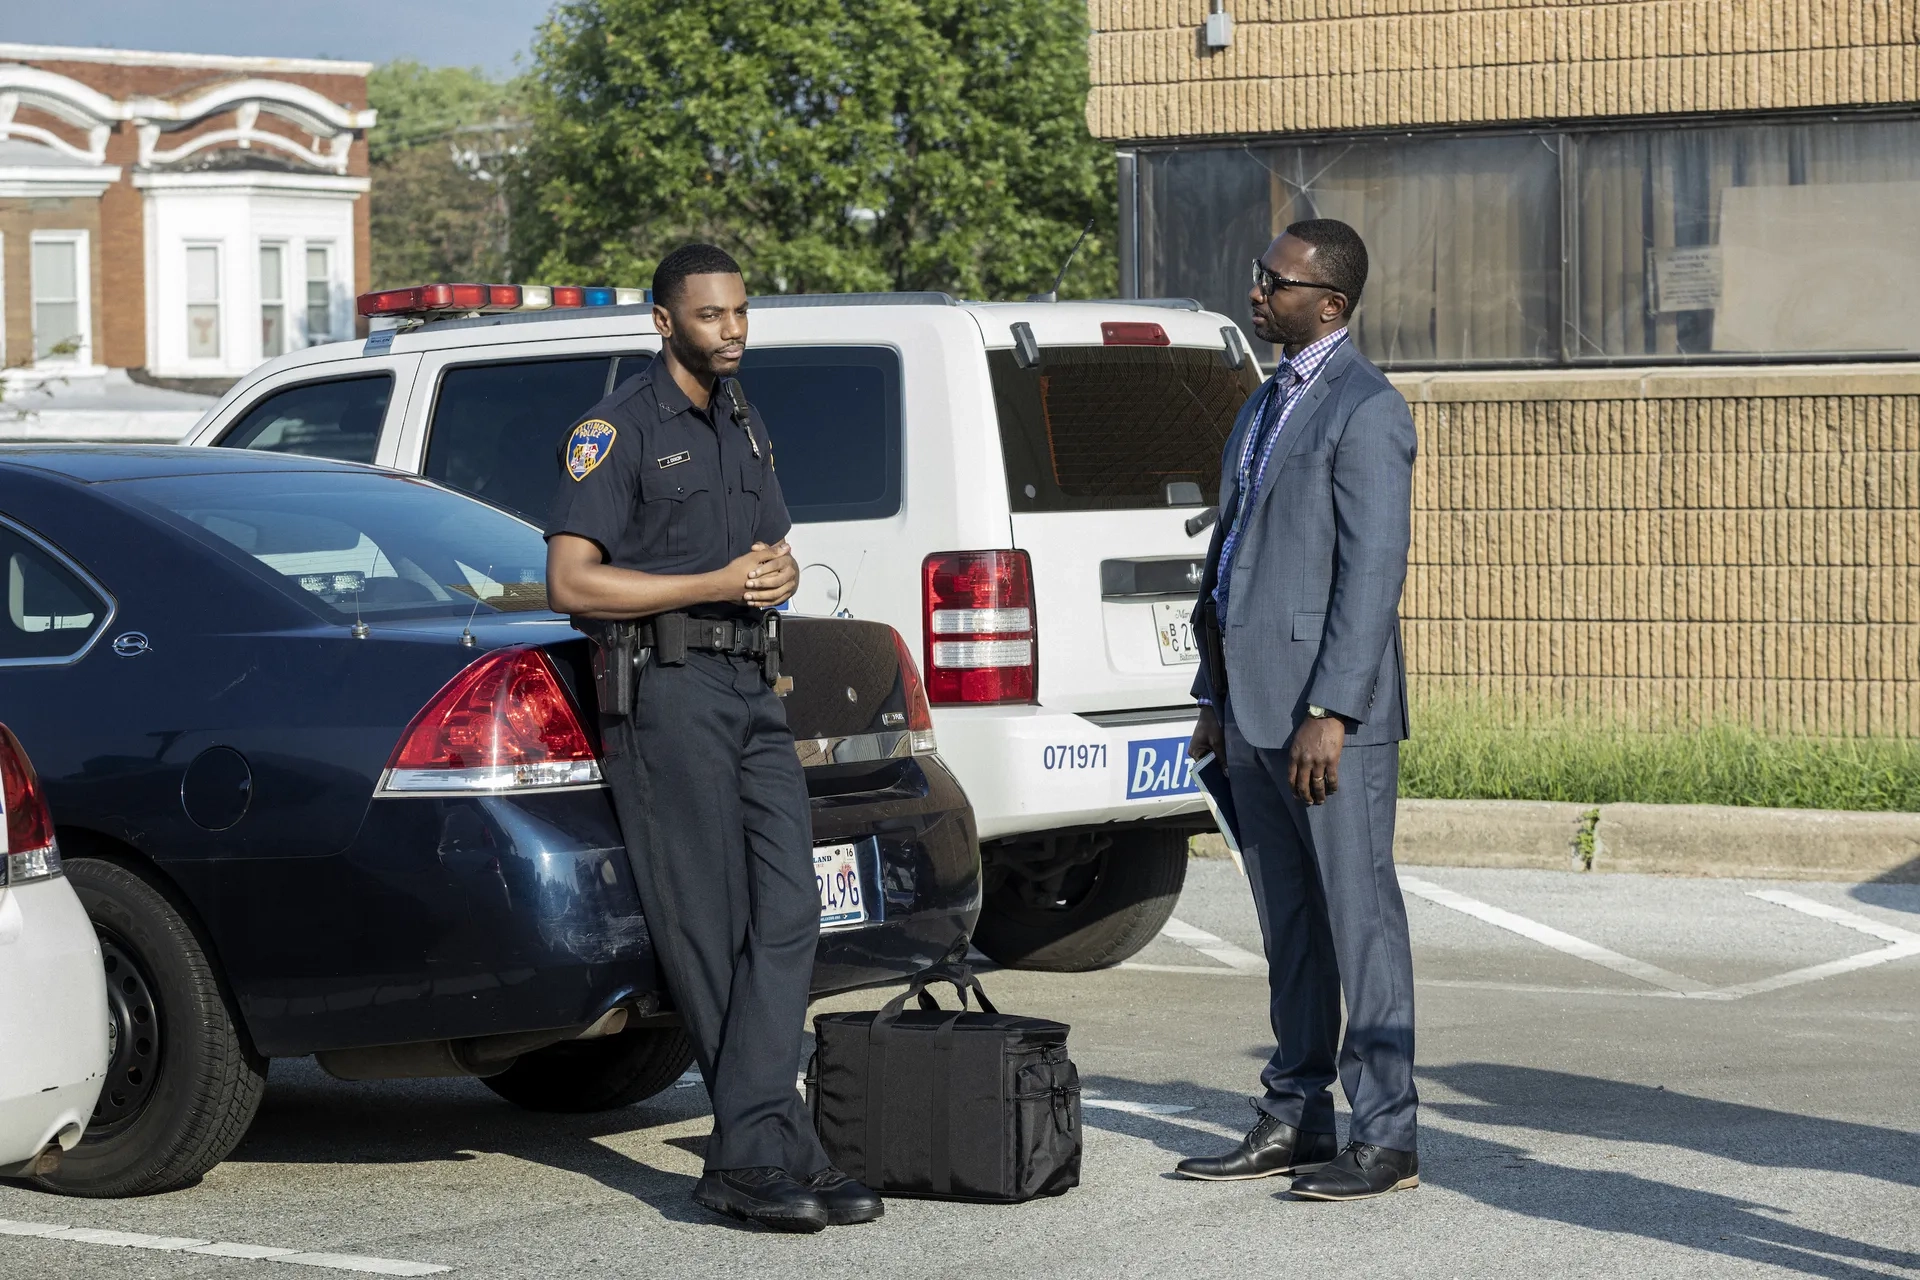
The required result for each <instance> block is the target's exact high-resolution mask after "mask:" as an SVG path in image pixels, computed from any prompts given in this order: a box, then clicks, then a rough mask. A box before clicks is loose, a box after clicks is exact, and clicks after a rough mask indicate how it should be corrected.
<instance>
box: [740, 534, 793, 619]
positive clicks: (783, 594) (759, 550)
mask: <svg viewBox="0 0 1920 1280" xmlns="http://www.w3.org/2000/svg"><path fill="white" fill-rule="evenodd" d="M725 572H726V575H727V585H728V587H729V589H730V590H729V598H730V599H733V600H737V601H739V602H740V603H741V604H744V605H750V606H752V607H753V608H755V609H771V608H773V607H774V606H775V605H778V604H780V603H781V602H783V601H785V600H788V599H791V598H792V596H793V593H794V591H795V590H796V589H798V587H799V586H800V567H799V566H798V565H796V564H795V563H794V562H793V551H792V549H791V548H790V547H788V546H787V544H786V542H785V541H784V540H783V541H780V542H776V543H775V544H774V545H772V546H768V545H767V544H766V543H764V542H756V543H754V544H753V550H751V551H749V552H747V553H746V554H745V555H743V556H737V557H735V559H734V560H733V562H732V563H731V564H729V565H728V566H727V567H726V570H725Z"/></svg>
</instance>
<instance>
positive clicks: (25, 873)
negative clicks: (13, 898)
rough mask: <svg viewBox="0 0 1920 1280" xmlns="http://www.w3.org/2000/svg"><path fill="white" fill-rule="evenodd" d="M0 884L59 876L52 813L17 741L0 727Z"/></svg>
mask: <svg viewBox="0 0 1920 1280" xmlns="http://www.w3.org/2000/svg"><path fill="white" fill-rule="evenodd" d="M0 855H4V856H0V885H7V884H23V883H25V882H27V881H29V880H45V879H47V878H48V877H50V876H57V875H59V874H60V846H59V844H58V843H57V842H56V841H55V840H54V838H53V814H52V812H51V811H49V810H48V808H47V797H46V795H45V793H44V792H42V791H41V789H40V775H39V774H37V773H35V772H34V771H33V761H31V760H29V759H27V753H26V751H25V750H24V749H23V748H22V747H21V746H20V739H18V738H16V737H14V736H13V731H12V730H11V729H9V728H7V726H5V725H3V724H0Z"/></svg>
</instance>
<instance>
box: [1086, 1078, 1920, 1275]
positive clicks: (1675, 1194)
mask: <svg viewBox="0 0 1920 1280" xmlns="http://www.w3.org/2000/svg"><path fill="white" fill-rule="evenodd" d="M1419 1076H1420V1079H1421V1080H1422V1082H1423V1083H1437V1084H1440V1085H1443V1086H1445V1087H1446V1088H1447V1089H1449V1090H1452V1091H1453V1092H1454V1093H1456V1094H1459V1095H1462V1096H1464V1097H1467V1098H1470V1099H1474V1101H1471V1102H1440V1103H1431V1102H1430V1103H1426V1104H1424V1106H1423V1109H1424V1110H1425V1112H1426V1113H1427V1115H1428V1116H1429V1117H1433V1118H1437V1117H1445V1118H1447V1119H1450V1120H1458V1121H1461V1122H1464V1123H1467V1124H1472V1125H1475V1126H1508V1127H1512V1128H1514V1129H1517V1130H1536V1131H1542V1130H1543V1131H1545V1132H1549V1133H1559V1134H1569V1135H1575V1136H1580V1137H1591V1138H1596V1139H1609V1138H1611V1139H1615V1140H1618V1141H1621V1142H1623V1143H1625V1142H1631V1143H1646V1144H1650V1146H1652V1147H1657V1146H1667V1147H1672V1148H1677V1149H1680V1150H1682V1151H1692V1152H1699V1153H1703V1154H1706V1155H1710V1156H1715V1157H1718V1158H1721V1159H1724V1160H1729V1161H1733V1162H1736V1163H1740V1164H1747V1165H1753V1166H1758V1167H1761V1168H1780V1169H1804V1170H1806V1171H1808V1172H1809V1173H1814V1174H1817V1173H1822V1172H1834V1173H1846V1174H1854V1175H1857V1176H1860V1177H1864V1178H1880V1179H1883V1180H1888V1181H1892V1182H1896V1183H1898V1184H1900V1185H1903V1186H1917V1185H1920V1138H1916V1137H1915V1136H1914V1135H1913V1134H1910V1133H1904V1132H1901V1131H1898V1130H1892V1129H1881V1128H1876V1127H1874V1126H1871V1125H1859V1124H1850V1123H1846V1122H1843V1121H1833V1120H1825V1119H1821V1118H1819V1117H1814V1116H1802V1115H1794V1114H1791V1113H1789V1112H1784V1111H1769V1110H1766V1109H1764V1108H1761V1107H1748V1106H1741V1105H1739V1104H1735V1103H1725V1102H1719V1101H1715V1100H1713V1099H1711V1098H1700V1097H1694V1096H1692V1095H1689V1094H1684V1093H1677V1092H1674V1091H1671V1090H1664V1089H1653V1088H1647V1087H1643V1086H1640V1085H1631V1084H1622V1083H1619V1082H1617V1081H1610V1080H1601V1079H1596V1078H1594V1077H1591V1076H1579V1075H1572V1074H1568V1073H1565V1072H1558V1071H1544V1070H1537V1069H1533V1068H1526V1067H1512V1066H1501V1065H1497V1064H1489V1063H1463V1064H1459V1065H1455V1066H1448V1067H1441V1068H1430V1069H1427V1070H1423V1071H1421V1072H1420V1073H1419ZM1085 1084H1086V1087H1087V1089H1088V1091H1089V1092H1098V1093H1101V1094H1103V1095H1106V1096H1109V1097H1116V1098H1126V1097H1139V1096H1140V1095H1141V1094H1142V1093H1143V1092H1144V1091H1145V1090H1144V1088H1143V1085H1142V1084H1141V1082H1140V1081H1137V1080H1122V1079H1119V1078H1115V1077H1099V1076H1089V1077H1087V1078H1086V1081H1085ZM1152 1094H1153V1096H1154V1097H1155V1098H1157V1099H1166V1098H1169V1097H1177V1098H1179V1099H1180V1100H1181V1101H1182V1102H1185V1103H1189V1104H1193V1105H1195V1106H1196V1111H1195V1112H1194V1113H1189V1115H1194V1116H1200V1117H1204V1118H1206V1119H1208V1120H1210V1121H1212V1122H1214V1123H1218V1124H1224V1125H1226V1126H1228V1127H1230V1128H1238V1127H1241V1126H1243V1125H1251V1124H1252V1122H1253V1113H1252V1111H1251V1110H1250V1109H1248V1105H1247V1102H1246V1099H1245V1096H1244V1095H1241V1094H1235V1093H1229V1092H1226V1091H1224V1090H1220V1089H1213V1088H1208V1087H1206V1086H1204V1085H1197V1084H1192V1083H1188V1082H1168V1083H1165V1084H1160V1085H1155V1086H1153V1087H1152ZM1085 1114H1086V1123H1087V1124H1089V1125H1091V1126H1093V1127H1096V1128H1101V1129H1108V1130H1112V1131H1114V1132H1118V1133H1125V1134H1128V1135H1131V1136H1133V1137H1137V1138H1145V1139H1148V1140H1150V1141H1152V1142H1154V1143H1155V1144H1156V1145H1157V1146H1159V1147H1160V1148H1162V1149H1163V1150H1165V1151H1166V1152H1168V1161H1167V1167H1168V1168H1169V1169H1171V1168H1172V1166H1173V1164H1174V1162H1175V1161H1176V1160H1178V1159H1180V1158H1182V1157H1185V1156H1190V1155H1211V1154H1217V1153H1219V1152H1222V1151H1225V1150H1226V1149H1228V1148H1229V1147H1230V1146H1231V1145H1232V1140H1231V1139H1228V1138H1222V1137H1217V1136H1214V1135H1212V1134H1209V1133H1205V1132H1200V1131H1197V1130H1195V1129H1193V1128H1190V1127H1187V1126H1186V1125H1184V1124H1182V1123H1181V1121H1183V1120H1185V1119H1187V1117H1186V1116H1167V1117H1161V1116H1152V1115H1137V1114H1132V1113H1127V1112H1114V1111H1108V1110H1104V1109H1101V1110H1096V1109H1089V1110H1088V1111H1087V1112H1086V1113H1085ZM1342 1123H1344V1119H1343V1121H1342ZM1522 1141H1524V1139H1523V1140H1522ZM1606 1154H1607V1156H1609V1157H1612V1156H1615V1155H1616V1154H1617V1158H1618V1159H1619V1161H1620V1163H1621V1165H1622V1166H1623V1167H1622V1168H1619V1169H1612V1168H1605V1169H1579V1168H1571V1167H1567V1166H1564V1165H1559V1164H1552V1163H1548V1162H1545V1161H1542V1160H1539V1159H1537V1158H1535V1157H1534V1156H1533V1155H1532V1154H1530V1152H1529V1151H1528V1149H1527V1148H1526V1147H1525V1146H1523V1145H1518V1144H1509V1143H1503V1142H1497V1141H1491V1140H1489V1139H1486V1138H1482V1137H1477V1136H1471V1135H1467V1134H1462V1133H1459V1132H1456V1131H1453V1130H1451V1129H1441V1128H1439V1127H1437V1126H1433V1125H1428V1126H1427V1127H1426V1128H1425V1130H1424V1131H1423V1134H1422V1137H1421V1143H1420V1163H1421V1168H1420V1179H1421V1182H1422V1184H1423V1185H1425V1186H1427V1187H1432V1188H1439V1189H1443V1190H1445V1191H1450V1192H1454V1193H1456V1194H1459V1195H1463V1196H1466V1197H1468V1198H1469V1199H1472V1200H1477V1201H1479V1202H1480V1203H1482V1204H1485V1205H1488V1206H1490V1207H1493V1208H1496V1209H1501V1210H1504V1211H1506V1212H1509V1213H1515V1214H1521V1215H1524V1216H1526V1217H1530V1218H1536V1219H1541V1220H1545V1221H1551V1222H1558V1223H1564V1224H1566V1225H1569V1226H1576V1227H1584V1228H1588V1229H1590V1230H1593V1231H1600V1232H1607V1233H1610V1234H1613V1235H1627V1236H1638V1237H1641V1238H1642V1239H1645V1240H1648V1241H1658V1242H1661V1243H1664V1244H1672V1245H1679V1246H1683V1247H1685V1248H1689V1249H1698V1250H1702V1251H1705V1252H1708V1253H1717V1254H1721V1255H1724V1256H1726V1257H1728V1258H1736V1259H1741V1260H1744V1261H1749V1262H1756V1263H1765V1264H1767V1265H1769V1266H1774V1267H1779V1268H1782V1269H1783V1270H1787V1271H1791V1272H1795V1273H1797V1274H1800V1275H1807V1276H1821V1277H1828V1278H1830V1280H1867V1278H1868V1277H1882V1276H1885V1275H1886V1274H1887V1271H1886V1270H1885V1269H1886V1268H1899V1269H1904V1270H1909V1271H1920V1252H1913V1251H1909V1250H1902V1249H1889V1248H1883V1247H1881V1246H1879V1245H1873V1244H1867V1243H1864V1242H1861V1241H1857V1240H1850V1239H1848V1238H1846V1237H1845V1236H1839V1235H1834V1234H1833V1233H1831V1232H1827V1231H1821V1230H1819V1229H1817V1228H1813V1227H1807V1226H1802V1225H1799V1224H1798V1223H1796V1222H1795V1221H1793V1218H1794V1217H1795V1216H1796V1215H1797V1214H1799V1213H1800V1212H1801V1210H1800V1209H1798V1208H1796V1207H1795V1206H1793V1205H1790V1204H1789V1205H1768V1204H1764V1203H1761V1202H1758V1201H1753V1200H1746V1199H1742V1198H1740V1197H1737V1196H1729V1195H1723V1194H1720V1193H1718V1192H1714V1191H1707V1190H1702V1189H1699V1188H1697V1187H1691V1186H1685V1185H1681V1184H1680V1183H1679V1182H1677V1181H1674V1182H1669V1181H1664V1180H1662V1178H1661V1176H1660V1175H1661V1163H1662V1155H1661V1153H1660V1152H1659V1151H1658V1150H1657V1149H1650V1147H1640V1146H1636V1147H1632V1148H1626V1147H1623V1148H1622V1149H1621V1150H1620V1151H1619V1152H1618V1153H1612V1152H1609V1153H1606ZM1185 1185H1189V1186H1192V1187H1193V1188H1194V1191H1193V1194H1195V1195H1205V1194H1207V1190H1206V1188H1207V1184H1204V1183H1189V1184H1185ZM1273 1185H1274V1188H1275V1191H1276V1193H1277V1194H1278V1195H1279V1196H1280V1198H1281V1199H1288V1198H1289V1197H1287V1195H1286V1192H1285V1189H1284V1186H1285V1184H1284V1181H1283V1180H1281V1179H1275V1180H1274V1183H1273ZM1402 1194H1405V1193H1402ZM1415 1194H1417V1193H1415ZM1300 1211H1301V1212H1303V1213H1350V1212H1364V1210H1363V1209H1361V1208H1359V1207H1358V1206H1337V1205H1317V1204H1316V1205H1309V1204H1306V1203H1302V1204H1301V1205H1300Z"/></svg>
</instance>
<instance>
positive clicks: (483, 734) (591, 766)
mask: <svg viewBox="0 0 1920 1280" xmlns="http://www.w3.org/2000/svg"><path fill="white" fill-rule="evenodd" d="M599 781H600V764H599V762H598V761H597V760H595V759H594V755H593V744H592V743H591V742H589V741H588V740H587V734H586V730H584V729H583V728H581V725H580V715H579V713H578V712H577V711H575V710H574V706H573V699H572V698H570V697H568V696H567V690H566V687H565V686H564V685H562V684H561V683H560V677H559V676H558V675H557V674H556V673H555V672H554V669H553V665H552V663H551V662H550V661H549V660H548V658H547V655H546V654H544V653H542V652H541V651H540V650H538V649H500V650H496V651H495V652H493V653H490V654H488V655H487V656H486V657H484V658H481V659H479V660H478V661H477V662H474V663H473V664H471V665H470V666H468V667H467V668H466V670H464V671H462V672H461V673H460V674H459V675H457V676H455V677H454V678H453V679H452V680H449V681H448V682H447V685H446V687H445V688H443V689H441V690H440V692H439V693H436V694H435V695H433V700H432V701H430V702H428V703H427V705H426V708H425V709H424V710H422V711H421V712H420V714H419V715H417V716H415V717H414V718H413V723H412V724H410V725H408V726H407V731H406V732H405V733H404V734H402V735H400V745H399V746H397V747H395V748H394V751H393V758H392V759H391V760H389V761H387V776H386V780H385V781H384V782H383V783H382V784H381V787H382V790H385V791H518V790H524V789H526V788H529V787H572V786H583V785H589V784H593V783H597V782H599Z"/></svg>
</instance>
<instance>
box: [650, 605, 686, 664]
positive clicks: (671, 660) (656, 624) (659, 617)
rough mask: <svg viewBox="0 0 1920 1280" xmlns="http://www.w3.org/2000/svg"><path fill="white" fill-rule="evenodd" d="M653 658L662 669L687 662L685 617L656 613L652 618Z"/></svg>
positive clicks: (684, 615) (680, 614)
mask: <svg viewBox="0 0 1920 1280" xmlns="http://www.w3.org/2000/svg"><path fill="white" fill-rule="evenodd" d="M652 631H653V645H654V656H655V658H656V659H657V660H658V661H659V663H660V665H661V666H663V667H679V666H684V665H686V661H687V615H686V614H684V613H657V614H655V615H654V616H653V618H652Z"/></svg>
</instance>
